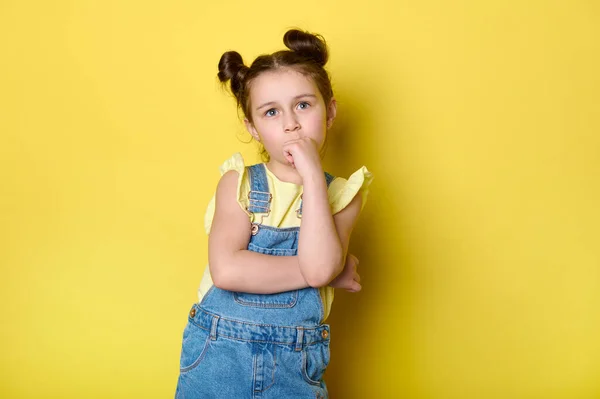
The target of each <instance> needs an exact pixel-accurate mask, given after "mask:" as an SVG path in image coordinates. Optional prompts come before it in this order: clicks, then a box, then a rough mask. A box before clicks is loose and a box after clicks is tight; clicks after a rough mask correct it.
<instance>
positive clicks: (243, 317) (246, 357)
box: [175, 164, 334, 399]
mask: <svg viewBox="0 0 600 399" xmlns="http://www.w3.org/2000/svg"><path fill="white" fill-rule="evenodd" d="M246 170H247V172H248V174H249V177H250V193H249V194H248V198H249V206H248V208H247V210H248V211H249V212H250V213H251V214H254V216H260V215H263V217H264V215H268V214H269V212H270V203H271V198H272V195H271V193H270V191H269V186H268V181H267V175H266V171H265V165H264V164H257V165H253V166H249V167H247V168H246ZM325 178H326V181H327V185H328V186H329V184H330V183H331V181H333V179H334V177H333V176H332V175H330V174H328V173H325ZM296 213H297V216H298V217H299V218H300V217H301V216H302V201H301V205H300V208H299V209H298V210H297V211H296ZM254 216H253V220H254V219H255V217H254ZM299 234H300V228H299V227H291V228H276V227H272V226H267V225H263V224H261V223H256V222H253V223H252V236H251V238H250V242H249V244H248V250H250V251H255V252H259V253H262V254H267V255H275V256H294V255H296V254H297V250H298V237H299ZM323 317H324V310H323V303H322V301H321V296H320V294H319V290H318V289H317V288H312V287H308V288H304V289H299V290H293V291H287V292H281V293H276V294H248V293H242V292H233V291H226V290H222V289H220V288H217V287H215V286H214V285H213V286H212V287H211V288H210V289H209V290H208V292H207V293H206V295H205V296H204V297H203V298H202V301H201V302H200V303H197V304H194V306H192V309H191V311H190V313H189V315H188V323H187V325H186V327H185V330H184V334H183V344H182V351H181V362H180V375H179V380H178V384H177V391H176V394H175V396H176V398H177V399H181V398H227V399H237V398H240V399H244V398H253V399H254V398H264V399H267V398H268V399H271V398H272V399H286V398H294V399H296V398H327V397H328V394H327V387H326V385H325V381H324V380H323V373H324V372H325V369H326V367H327V365H328V364H329V326H328V325H326V324H321V322H322V320H323Z"/></svg>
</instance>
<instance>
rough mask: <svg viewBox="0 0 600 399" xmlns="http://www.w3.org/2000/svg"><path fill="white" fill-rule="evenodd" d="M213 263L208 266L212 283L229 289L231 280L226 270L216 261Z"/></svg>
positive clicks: (223, 288)
mask: <svg viewBox="0 0 600 399" xmlns="http://www.w3.org/2000/svg"><path fill="white" fill-rule="evenodd" d="M214 263H215V264H214V265H213V264H211V265H210V266H209V267H210V277H211V279H212V282H213V285H214V286H215V287H217V288H220V289H222V290H228V291H230V290H231V288H232V287H231V282H232V279H231V277H230V276H229V275H228V273H227V270H226V269H225V268H223V267H220V265H219V264H218V262H214Z"/></svg>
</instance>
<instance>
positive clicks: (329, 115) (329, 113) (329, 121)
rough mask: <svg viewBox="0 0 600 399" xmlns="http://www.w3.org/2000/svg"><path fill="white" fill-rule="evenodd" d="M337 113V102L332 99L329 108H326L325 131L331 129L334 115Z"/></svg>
mask: <svg viewBox="0 0 600 399" xmlns="http://www.w3.org/2000/svg"><path fill="white" fill-rule="evenodd" d="M336 113H337V101H336V100H335V98H332V99H331V101H330V102H329V106H328V107H327V129H329V128H331V126H332V125H333V120H334V119H335V115H336Z"/></svg>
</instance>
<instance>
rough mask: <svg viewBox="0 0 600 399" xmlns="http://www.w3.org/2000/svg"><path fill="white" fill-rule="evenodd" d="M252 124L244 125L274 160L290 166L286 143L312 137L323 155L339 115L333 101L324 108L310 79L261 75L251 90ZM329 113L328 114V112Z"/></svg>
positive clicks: (287, 72) (282, 73)
mask: <svg viewBox="0 0 600 399" xmlns="http://www.w3.org/2000/svg"><path fill="white" fill-rule="evenodd" d="M250 104H251V110H250V112H251V113H252V123H251V122H250V121H248V120H247V119H246V120H245V121H244V122H245V123H246V127H247V129H248V131H249V132H250V134H251V135H252V136H253V137H254V138H255V139H256V140H258V141H260V142H261V143H262V144H263V146H264V147H265V149H266V150H267V152H268V153H269V156H270V157H271V160H273V161H277V162H280V163H283V164H288V162H287V160H286V159H285V157H284V154H283V149H282V148H283V144H284V143H286V142H287V141H290V140H294V139H299V138H302V137H309V138H311V139H312V140H314V141H315V143H316V144H317V148H318V150H319V151H320V150H321V148H322V147H323V144H324V143H325V136H326V133H327V129H328V128H329V127H330V126H331V124H332V123H333V119H334V118H335V113H336V102H335V100H334V99H332V100H331V102H330V103H329V104H325V102H324V100H323V96H322V95H321V93H320V92H319V89H318V88H317V86H316V85H315V83H314V82H313V80H312V79H311V78H309V77H306V76H304V75H302V74H301V73H299V72H297V71H295V70H293V69H290V68H285V69H279V70H276V71H269V72H264V73H262V74H260V75H259V76H258V77H256V78H255V79H254V80H253V81H252V83H251V86H250ZM328 111H329V112H328Z"/></svg>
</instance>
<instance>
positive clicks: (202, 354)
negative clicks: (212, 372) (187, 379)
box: [179, 320, 210, 374]
mask: <svg viewBox="0 0 600 399" xmlns="http://www.w3.org/2000/svg"><path fill="white" fill-rule="evenodd" d="M190 323H191V325H193V326H194V327H196V328H199V329H201V330H204V331H207V330H206V329H204V328H202V327H200V326H199V325H197V324H196V323H194V322H193V321H192V320H190ZM209 346H210V335H207V336H206V342H205V343H204V347H203V348H202V351H201V352H200V355H198V358H196V360H194V361H193V362H192V364H190V365H189V366H186V367H180V368H179V371H180V373H182V374H183V373H187V372H190V371H192V370H193V369H195V368H196V367H198V366H199V365H200V363H202V360H204V357H205V356H206V352H208V347H209Z"/></svg>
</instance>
